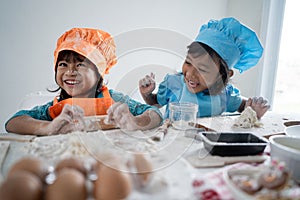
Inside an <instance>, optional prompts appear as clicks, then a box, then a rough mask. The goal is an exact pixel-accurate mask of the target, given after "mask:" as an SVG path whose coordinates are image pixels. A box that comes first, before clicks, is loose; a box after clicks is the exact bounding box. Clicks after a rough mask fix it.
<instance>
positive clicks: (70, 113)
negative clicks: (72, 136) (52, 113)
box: [48, 104, 85, 135]
mask: <svg viewBox="0 0 300 200" xmlns="http://www.w3.org/2000/svg"><path fill="white" fill-rule="evenodd" d="M83 117H84V111H83V109H82V108H80V107H79V106H76V105H73V106H71V105H68V104H67V105H65V106H64V108H63V109H62V112H61V113H60V115H59V116H57V117H56V118H55V119H54V120H53V121H52V122H51V123H50V124H49V125H48V133H49V135H54V134H65V133H69V132H72V131H83V130H84V128H85V125H84V119H83Z"/></svg>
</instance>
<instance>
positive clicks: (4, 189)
mask: <svg viewBox="0 0 300 200" xmlns="http://www.w3.org/2000/svg"><path fill="white" fill-rule="evenodd" d="M42 191H43V183H42V181H41V179H40V178H39V177H38V176H36V175H35V174H33V173H31V172H29V171H24V170H18V171H15V172H14V173H13V174H11V175H10V176H8V177H7V179H6V180H5V181H4V182H3V183H2V185H1V187H0V199H3V200H40V199H42Z"/></svg>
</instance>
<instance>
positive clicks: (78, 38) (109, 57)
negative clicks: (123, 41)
mask: <svg viewBox="0 0 300 200" xmlns="http://www.w3.org/2000/svg"><path fill="white" fill-rule="evenodd" d="M63 50H72V51H75V52H76V53H79V54H80V55H82V56H85V57H86V58H88V59H89V60H90V61H91V62H93V63H94V64H95V65H96V66H97V68H98V71H99V73H100V74H101V76H102V77H103V75H104V74H108V72H109V69H110V68H111V67H112V66H113V65H114V64H116V62H117V58H116V53H115V52H116V46H115V42H114V40H113V38H112V36H111V35H110V34H109V33H107V32H105V31H102V30H98V29H90V28H72V29H71V30H69V31H67V32H65V33H64V34H63V35H62V36H61V37H60V38H59V39H58V40H57V45H56V49H55V51H54V67H55V65H56V61H57V57H58V54H59V52H60V51H63Z"/></svg>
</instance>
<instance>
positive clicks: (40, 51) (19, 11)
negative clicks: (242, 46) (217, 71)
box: [0, 0, 262, 132]
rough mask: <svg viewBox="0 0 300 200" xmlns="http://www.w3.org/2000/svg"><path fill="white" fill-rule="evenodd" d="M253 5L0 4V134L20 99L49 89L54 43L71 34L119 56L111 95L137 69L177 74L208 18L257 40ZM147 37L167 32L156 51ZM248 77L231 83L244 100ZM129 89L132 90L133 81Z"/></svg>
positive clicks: (175, 1) (174, 1)
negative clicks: (237, 24)
mask: <svg viewBox="0 0 300 200" xmlns="http://www.w3.org/2000/svg"><path fill="white" fill-rule="evenodd" d="M261 2H262V1H261V0H243V1H239V0H228V1H227V0H210V1H207V0H188V1H182V0H164V1H160V0H152V1H149V0H130V1H129V0H128V1H117V0H110V1H104V0H88V1H82V0H63V1H62V0H47V1H40V0H26V1H22V0H20V1H17V0H2V1H1V6H0V27H1V28H0V35H1V37H0V44H1V45H0V51H1V54H0V58H1V59H0V60H1V67H0V70H1V71H0V74H1V84H0V87H1V91H2V95H1V116H0V124H1V125H2V126H1V127H0V131H1V132H4V123H5V121H6V120H7V119H8V118H9V117H10V116H11V115H12V114H13V113H15V112H16V111H17V109H18V108H19V106H20V103H21V102H22V100H23V99H24V97H25V96H26V95H27V94H30V93H33V92H36V91H45V89H46V88H47V87H50V86H54V73H53V51H54V49H55V45H56V40H57V38H58V37H59V36H60V35H61V34H62V33H64V32H65V31H67V30H69V29H70V28H72V27H94V28H100V29H103V30H105V31H107V32H109V33H111V34H112V35H113V36H115V37H116V43H117V48H118V53H123V56H122V57H120V62H119V63H118V64H117V65H116V66H115V67H114V68H113V69H112V70H111V75H110V76H109V77H108V78H109V84H110V85H109V86H110V87H112V88H114V87H117V86H118V83H119V80H118V78H119V79H122V80H123V77H126V76H125V75H126V74H127V73H129V72H130V71H132V70H135V69H136V68H139V67H144V68H145V69H146V68H147V67H151V66H154V69H155V70H156V69H159V68H160V67H162V68H164V69H168V67H170V69H172V70H173V69H180V65H181V63H182V60H181V58H182V56H185V50H186V46H187V45H188V43H189V42H190V41H191V40H192V39H193V38H194V37H195V36H196V35H197V33H198V29H199V27H200V25H201V24H203V23H205V22H207V21H208V20H209V19H211V18H215V19H219V18H221V17H225V16H234V17H237V18H238V19H240V20H242V21H243V22H244V23H247V24H248V25H249V26H250V27H251V28H253V29H254V30H255V31H257V32H258V33H259V31H260V30H259V28H260V16H261V6H262V3H261ZM117 5H118V6H117ZM144 28H150V29H144ZM153 28H155V29H153ZM143 30H144V31H145V30H150V31H148V32H145V34H144V35H145V37H142V36H144V35H142V36H141V35H138V36H137V37H135V34H138V33H139V31H143ZM155 31H158V33H160V32H161V33H164V34H165V33H170V35H171V36H170V37H167V36H166V35H163V36H162V38H163V40H162V43H163V44H166V45H167V46H161V44H162V43H160V42H157V40H158V39H161V38H160V37H159V36H157V35H155V33H156V32H155ZM128 33H129V34H128ZM122 36H125V38H126V40H125V42H124V40H121V39H122ZM178 38H179V39H178ZM139 39H141V41H140V42H141V43H137V44H136V45H142V46H141V47H142V48H143V47H147V48H148V47H149V46H147V45H149V44H150V43H152V44H153V46H151V45H150V48H148V49H147V48H144V49H143V50H136V49H135V48H136V47H132V48H131V47H129V45H130V44H131V43H134V42H135V41H139ZM169 39H170V40H169ZM155 41H156V42H155ZM176 41H177V43H175V42H176ZM144 42H146V43H147V42H149V43H147V44H145V43H144ZM132 49H135V50H134V53H132V52H130V50H132ZM141 53H144V54H141ZM159 53H161V54H159ZM151 59H152V60H151ZM130 60H132V63H131V61H130ZM172 65H176V66H172ZM142 71H143V70H142ZM166 71H167V70H166ZM166 71H164V72H166ZM143 72H144V71H143ZM134 73H135V71H134ZM139 73H140V72H139ZM256 73H257V70H256V69H253V70H252V71H249V72H245V73H244V75H243V79H241V78H238V77H237V78H235V79H236V80H234V81H235V82H236V84H237V86H239V87H240V89H241V90H242V91H243V94H245V95H246V96H250V95H251V96H252V95H255V93H257V91H256V90H255V89H253V88H256V87H252V86H251V85H249V84H248V80H253V78H254V79H255V77H257V75H256ZM116 80H118V81H116ZM131 81H132V80H131ZM131 84H135V83H134V81H133V82H131ZM136 84H137V81H136ZM119 85H120V84H119ZM121 85H123V84H121ZM130 87H133V86H132V85H131V86H130Z"/></svg>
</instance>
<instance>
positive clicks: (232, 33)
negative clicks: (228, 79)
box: [195, 18, 263, 73]
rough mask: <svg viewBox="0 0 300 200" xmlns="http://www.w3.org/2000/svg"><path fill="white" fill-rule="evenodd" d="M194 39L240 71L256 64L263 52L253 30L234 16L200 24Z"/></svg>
mask: <svg viewBox="0 0 300 200" xmlns="http://www.w3.org/2000/svg"><path fill="white" fill-rule="evenodd" d="M195 41H197V42H202V43H204V44H206V45H208V46H210V47H211V48H212V49H214V50H215V51H216V52H217V53H218V54H219V55H220V56H221V57H222V58H223V59H224V60H225V62H226V63H227V65H228V67H229V69H232V68H235V69H238V70H239V71H240V72H241V73H242V72H243V71H245V70H247V69H249V68H251V67H253V66H254V65H256V64H257V62H258V61H259V59H260V57H261V56H262V53H263V48H262V46H261V44H260V42H259V39H258V38H257V36H256V34H255V32H253V31H252V30H250V29H249V28H247V27H245V26H244V25H242V24H241V23H240V22H239V21H238V20H236V19H234V18H224V19H221V20H219V21H218V20H210V21H209V22H208V23H207V24H205V25H203V26H201V28H200V32H199V34H198V36H197V37H196V39H195Z"/></svg>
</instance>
